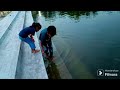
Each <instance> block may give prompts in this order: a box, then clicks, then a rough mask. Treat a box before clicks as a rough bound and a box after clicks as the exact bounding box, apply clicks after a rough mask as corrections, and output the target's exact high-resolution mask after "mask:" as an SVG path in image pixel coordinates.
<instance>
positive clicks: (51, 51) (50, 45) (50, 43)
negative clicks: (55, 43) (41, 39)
mask: <svg viewBox="0 0 120 90" xmlns="http://www.w3.org/2000/svg"><path fill="white" fill-rule="evenodd" d="M48 47H49V51H50V57H53V47H52V41H51V39H50V40H49V42H48Z"/></svg>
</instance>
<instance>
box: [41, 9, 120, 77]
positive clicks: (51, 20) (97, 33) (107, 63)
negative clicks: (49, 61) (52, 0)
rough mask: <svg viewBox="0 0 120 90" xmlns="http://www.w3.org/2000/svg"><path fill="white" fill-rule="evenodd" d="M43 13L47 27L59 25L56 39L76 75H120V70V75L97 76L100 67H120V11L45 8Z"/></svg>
mask: <svg viewBox="0 0 120 90" xmlns="http://www.w3.org/2000/svg"><path fill="white" fill-rule="evenodd" d="M41 15H42V16H40V17H39V21H40V23H41V24H42V26H43V28H45V27H48V26H49V25H55V26H56V28H57V36H55V37H54V38H53V42H54V44H55V46H56V49H57V51H58V53H59V54H60V57H61V58H62V60H63V61H64V63H65V65H66V67H67V69H68V71H69V73H70V74H71V76H72V78H73V79H99V78H110V79H114V78H120V73H119V72H118V73H117V74H118V76H117V77H115V76H114V77H108V76H97V70H98V69H103V70H120V12H119V11H94V12H92V11H91V12H88V11H87V12H85V11H84V12H83V11H82V12H79V11H68V12H63V11H61V12H60V11H59V12H55V11H54V12H43V11H42V12H41ZM57 63H59V61H57ZM60 64H61V65H62V63H60ZM60 64H59V65H60Z"/></svg>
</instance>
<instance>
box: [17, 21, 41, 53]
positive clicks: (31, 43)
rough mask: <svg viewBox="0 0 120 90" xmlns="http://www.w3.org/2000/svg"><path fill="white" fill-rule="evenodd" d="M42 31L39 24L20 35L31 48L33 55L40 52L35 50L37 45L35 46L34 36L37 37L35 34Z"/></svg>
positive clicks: (24, 30) (27, 28) (21, 32)
mask: <svg viewBox="0 0 120 90" xmlns="http://www.w3.org/2000/svg"><path fill="white" fill-rule="evenodd" d="M40 29H41V25H40V24H39V23H35V22H34V23H33V24H32V25H31V26H29V27H26V28H24V29H23V30H21V31H20V33H19V38H20V39H21V40H22V41H24V42H26V43H28V44H29V46H30V47H31V51H32V53H37V52H39V51H40V50H35V48H36V47H35V44H34V42H35V41H34V38H33V36H34V35H35V32H38V31H39V30H40Z"/></svg>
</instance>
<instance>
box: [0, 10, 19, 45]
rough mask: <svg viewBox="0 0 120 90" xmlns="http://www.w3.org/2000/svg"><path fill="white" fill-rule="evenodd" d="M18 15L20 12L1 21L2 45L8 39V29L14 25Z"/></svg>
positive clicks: (12, 13)
mask: <svg viewBox="0 0 120 90" xmlns="http://www.w3.org/2000/svg"><path fill="white" fill-rule="evenodd" d="M17 14H18V11H13V12H11V13H10V14H8V15H7V16H6V17H4V18H3V19H2V20H1V21H0V43H1V42H2V40H3V39H4V38H5V37H6V35H5V34H6V33H7V31H8V30H7V29H8V27H9V26H10V25H11V24H12V22H13V21H14V19H15V17H16V16H17Z"/></svg>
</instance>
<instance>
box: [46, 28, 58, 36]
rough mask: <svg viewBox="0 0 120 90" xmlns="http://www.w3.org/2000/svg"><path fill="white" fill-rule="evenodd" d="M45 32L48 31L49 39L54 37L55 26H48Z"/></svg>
mask: <svg viewBox="0 0 120 90" xmlns="http://www.w3.org/2000/svg"><path fill="white" fill-rule="evenodd" d="M47 31H48V35H49V36H50V37H53V36H54V35H56V27H55V26H49V27H48V28H47Z"/></svg>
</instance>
